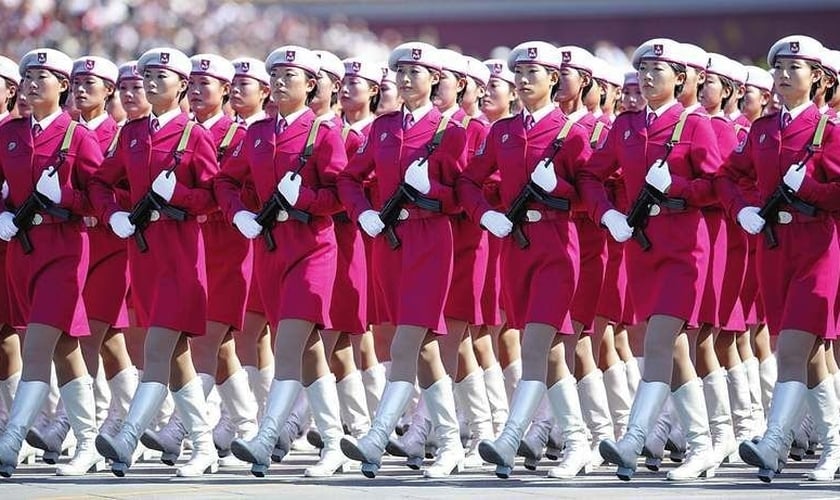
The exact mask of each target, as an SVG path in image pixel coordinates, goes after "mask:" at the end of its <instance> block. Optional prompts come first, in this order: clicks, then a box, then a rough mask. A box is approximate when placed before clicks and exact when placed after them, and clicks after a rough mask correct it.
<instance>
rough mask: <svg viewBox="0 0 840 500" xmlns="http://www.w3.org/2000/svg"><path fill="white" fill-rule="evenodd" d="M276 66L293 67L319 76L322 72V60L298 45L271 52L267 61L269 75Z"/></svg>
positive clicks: (286, 46) (279, 48)
mask: <svg viewBox="0 0 840 500" xmlns="http://www.w3.org/2000/svg"><path fill="white" fill-rule="evenodd" d="M275 66H292V67H294V68H300V69H302V70H304V71H308V72H310V73H312V74H313V75H317V74H318V72H319V71H321V58H320V57H318V55H317V54H315V52H313V51H311V50H309V49H306V48H303V47H299V46H297V45H284V46H282V47H278V48H276V49H274V50H272V51H271V54H269V55H268V57H267V58H266V59H265V70H266V71H268V72H269V73H270V72H271V68H273V67H275Z"/></svg>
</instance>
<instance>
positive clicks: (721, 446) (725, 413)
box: [674, 368, 738, 465]
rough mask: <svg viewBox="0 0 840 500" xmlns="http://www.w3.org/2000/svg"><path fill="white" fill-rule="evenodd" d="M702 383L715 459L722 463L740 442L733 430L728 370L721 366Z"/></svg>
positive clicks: (734, 451)
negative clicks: (727, 377)
mask: <svg viewBox="0 0 840 500" xmlns="http://www.w3.org/2000/svg"><path fill="white" fill-rule="evenodd" d="M702 383H703V395H704V400H705V402H706V404H705V406H706V411H708V412H709V413H708V427H709V431H710V432H711V434H712V443H714V454H715V460H717V464H718V465H720V464H721V463H723V461H724V460H727V459H728V458H729V456H730V455H733V454H735V453H736V452H737V451H738V443H737V441H735V433H734V432H733V430H732V410H731V409H730V407H729V388H728V387H727V386H726V370H725V369H723V368H719V369H717V370H715V371H713V372H712V373H710V374H708V375H706V377H705V378H703V382H702ZM689 384H692V382H688V383H686V384H685V385H683V386H682V387H680V388H679V389H678V390H677V391H681V390H682V389H684V388H688V387H689ZM677 391H675V392H674V394H676V392H677ZM675 403H676V401H675ZM681 421H682V419H681ZM685 432H686V433H688V432H689V431H688V429H685ZM689 448H690V446H689Z"/></svg>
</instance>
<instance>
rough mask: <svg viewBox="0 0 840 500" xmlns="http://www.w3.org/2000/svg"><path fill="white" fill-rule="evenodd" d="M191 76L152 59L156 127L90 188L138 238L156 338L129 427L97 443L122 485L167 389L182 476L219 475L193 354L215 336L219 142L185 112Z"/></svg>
mask: <svg viewBox="0 0 840 500" xmlns="http://www.w3.org/2000/svg"><path fill="white" fill-rule="evenodd" d="M191 68H192V65H191V64H190V60H189V58H188V57H187V56H186V55H184V54H183V53H182V52H180V51H178V50H177V49H171V48H158V49H152V50H149V51H147V52H146V53H144V54H143V56H142V57H141V58H140V59H139V60H138V62H137V69H138V71H139V72H140V73H141V74H142V75H143V84H144V87H145V91H146V97H147V98H148V100H149V103H150V104H151V105H152V113H151V115H150V116H149V120H148V121H147V120H133V121H131V122H129V123H128V124H126V125H125V126H124V127H123V129H122V131H121V132H120V137H119V140H118V141H117V145H116V148H115V149H114V150H113V151H111V153H110V154H109V156H108V158H106V160H105V162H104V163H103V165H102V168H100V169H99V170H98V171H97V173H96V175H95V176H94V177H93V178H92V179H91V184H90V189H91V202H92V203H93V205H94V207H95V208H96V212H97V214H98V216H99V219H100V220H107V221H108V222H109V224H110V225H111V229H112V230H113V231H114V233H115V234H116V235H117V236H119V237H120V238H128V237H129V236H132V235H135V241H134V242H131V243H129V245H128V263H129V271H130V273H131V286H132V299H133V301H134V305H135V308H136V312H137V317H138V323H139V325H140V326H142V327H145V328H147V329H148V331H147V334H146V340H145V353H144V371H143V378H142V382H141V383H140V384H139V385H138V387H137V390H136V392H135V394H134V398H133V399H132V401H131V407H130V408H129V411H128V415H127V416H126V418H125V421H124V423H123V426H122V428H121V429H120V431H119V433H117V434H116V435H114V436H109V435H107V434H101V433H100V435H99V437H98V438H97V439H96V446H97V449H98V450H99V452H100V453H102V455H104V456H105V457H106V458H108V459H110V460H112V463H111V470H112V471H113V472H114V474H115V475H117V476H123V475H124V474H125V471H126V470H127V469H128V467H129V466H130V465H131V460H132V453H133V452H134V449H135V448H136V446H137V440H138V438H139V437H140V436H141V435H142V434H143V432H144V431H145V430H146V428H147V427H148V426H149V423H150V422H151V420H152V418H153V417H154V415H155V414H156V413H157V412H158V410H159V409H160V406H161V404H162V403H163V401H164V399H165V398H166V394H167V385H169V387H171V389H172V396H173V398H174V400H175V406H176V408H177V411H178V412H179V414H180V417H181V421H182V422H183V425H184V427H185V428H186V430H187V433H188V434H189V437H190V439H191V441H192V442H193V453H192V457H191V458H190V461H189V462H187V464H186V465H184V466H182V467H181V468H179V469H178V470H177V475H179V476H197V475H201V474H203V473H204V472H205V470H207V469H210V470H211V471H214V470H215V469H216V467H217V466H218V464H217V462H218V456H217V453H216V449H215V447H214V446H213V436H212V428H211V427H210V426H209V424H208V423H207V417H206V401H205V398H204V392H203V390H202V386H201V379H200V378H198V376H197V375H196V372H195V368H194V367H193V363H192V359H191V357H190V344H189V337H190V336H199V335H203V334H204V333H205V317H206V309H207V302H206V301H207V285H206V283H207V278H206V273H205V267H204V246H203V244H202V242H201V239H200V238H201V237H200V230H199V227H198V222H197V221H196V218H197V216H199V215H206V214H207V213H209V212H211V211H212V210H213V208H214V206H215V204H214V202H213V196H212V190H211V186H210V184H211V180H212V178H213V176H214V175H215V174H216V172H217V171H218V166H217V163H216V159H215V150H214V147H213V144H212V139H211V137H210V134H209V133H208V132H207V131H206V130H204V129H203V128H200V127H194V126H193V124H192V123H191V122H189V119H188V117H187V115H186V114H185V113H182V112H181V108H180V106H179V103H180V101H181V100H182V99H183V97H184V94H185V93H186V90H187V78H188V77H189V74H190V70H191ZM126 180H127V182H128V184H129V188H130V197H131V200H130V203H131V204H132V205H133V206H135V208H134V209H133V210H132V212H133V213H132V214H130V213H129V212H127V211H125V208H123V207H122V206H120V204H118V203H117V201H116V199H115V196H114V186H117V185H118V183H121V182H123V181H126ZM144 200H146V201H144ZM148 200H153V203H149V202H148ZM143 205H145V209H144V207H143ZM173 208H175V209H180V211H174V210H173ZM146 209H148V210H146ZM138 217H139V218H138ZM146 218H148V219H147V221H148V223H147V224H146V223H145V222H146V220H144V219H146ZM181 219H183V220H181ZM170 367H171V370H170Z"/></svg>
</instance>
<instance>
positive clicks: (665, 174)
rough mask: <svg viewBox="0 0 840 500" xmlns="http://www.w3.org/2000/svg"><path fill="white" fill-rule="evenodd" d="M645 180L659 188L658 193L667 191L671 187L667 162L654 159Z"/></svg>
mask: <svg viewBox="0 0 840 500" xmlns="http://www.w3.org/2000/svg"><path fill="white" fill-rule="evenodd" d="M645 182H647V183H648V184H650V185H651V186H653V187H655V188H656V189H658V190H659V192H660V193H667V192H668V188H670V187H671V170H670V169H669V168H668V162H666V161H662V160H656V161H655V162H653V165H651V166H650V168H649V169H648V171H647V175H646V176H645Z"/></svg>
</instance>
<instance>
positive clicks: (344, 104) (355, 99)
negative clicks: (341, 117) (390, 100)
mask: <svg viewBox="0 0 840 500" xmlns="http://www.w3.org/2000/svg"><path fill="white" fill-rule="evenodd" d="M378 90H379V86H378V85H376V84H374V83H372V82H370V81H368V80H366V79H364V78H362V77H360V76H355V75H351V76H345V77H344V80H342V82H341V93H340V94H339V101H340V102H341V108H342V109H344V110H358V109H360V108H363V107H366V106H368V103H369V102H370V100H371V99H372V98H373V96H375V95H376V93H377V91H378Z"/></svg>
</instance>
